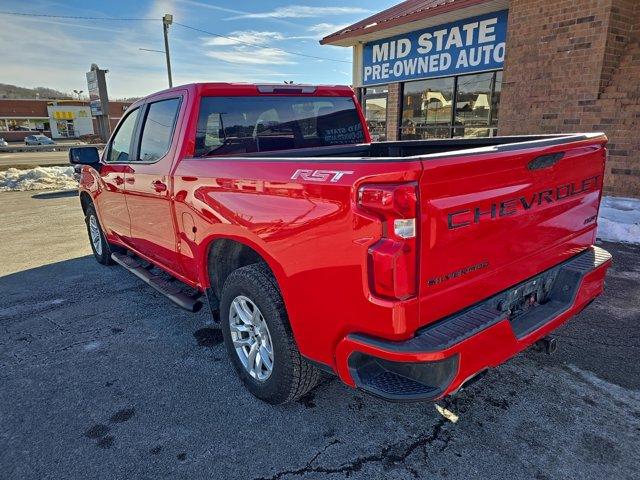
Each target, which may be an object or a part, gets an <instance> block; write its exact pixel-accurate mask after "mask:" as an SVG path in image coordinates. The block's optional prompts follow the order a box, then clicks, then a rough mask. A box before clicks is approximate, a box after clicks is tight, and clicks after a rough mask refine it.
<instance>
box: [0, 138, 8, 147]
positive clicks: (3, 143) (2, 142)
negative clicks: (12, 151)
mask: <svg viewBox="0 0 640 480" xmlns="http://www.w3.org/2000/svg"><path fill="white" fill-rule="evenodd" d="M8 146H9V144H8V143H7V141H6V140H5V139H4V138H0V147H8Z"/></svg>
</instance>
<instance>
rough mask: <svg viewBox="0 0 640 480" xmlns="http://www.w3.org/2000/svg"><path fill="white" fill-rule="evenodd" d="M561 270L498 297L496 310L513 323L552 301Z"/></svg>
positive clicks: (554, 270)
mask: <svg viewBox="0 0 640 480" xmlns="http://www.w3.org/2000/svg"><path fill="white" fill-rule="evenodd" d="M559 270H560V269H559V268H554V269H552V270H549V271H547V272H545V273H543V274H541V275H538V276H536V277H534V278H532V279H529V280H528V281H526V282H524V283H521V284H519V285H518V286H517V287H515V288H513V289H511V290H507V291H506V292H503V293H502V294H499V295H497V296H496V297H495V298H494V299H493V306H494V308H495V309H496V310H498V311H499V312H502V313H504V314H505V315H506V316H507V317H508V318H509V320H511V321H513V320H515V319H516V318H518V317H520V316H521V315H524V314H525V313H527V312H529V311H530V310H531V309H534V308H536V307H538V306H540V305H544V304H546V303H548V302H549V301H550V300H551V294H552V292H553V287H554V285H555V283H556V279H557V277H558V272H559Z"/></svg>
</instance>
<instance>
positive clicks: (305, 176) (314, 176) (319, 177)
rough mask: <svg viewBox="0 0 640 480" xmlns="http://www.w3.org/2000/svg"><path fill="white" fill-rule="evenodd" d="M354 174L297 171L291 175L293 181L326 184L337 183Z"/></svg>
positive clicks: (349, 172)
mask: <svg viewBox="0 0 640 480" xmlns="http://www.w3.org/2000/svg"><path fill="white" fill-rule="evenodd" d="M352 173H353V172H351V171H347V170H296V171H295V172H294V173H293V175H291V180H297V179H298V178H301V179H302V180H307V181H309V182H326V181H327V180H328V181H329V182H331V183H336V182H337V181H338V180H340V179H341V178H342V177H343V176H345V175H351V174H352Z"/></svg>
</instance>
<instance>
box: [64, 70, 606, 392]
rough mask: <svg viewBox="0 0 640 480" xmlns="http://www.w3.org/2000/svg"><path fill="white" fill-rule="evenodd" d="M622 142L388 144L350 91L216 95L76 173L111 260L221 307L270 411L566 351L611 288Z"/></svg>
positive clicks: (239, 359)
mask: <svg viewBox="0 0 640 480" xmlns="http://www.w3.org/2000/svg"><path fill="white" fill-rule="evenodd" d="M606 143H607V138H606V137H605V135H604V134H601V133H584V134H563V135H535V136H518V137H492V138H453V139H447V140H416V141H390V142H371V137H370V135H369V132H368V131H367V127H366V124H365V120H364V115H363V114H362V111H361V110H360V106H359V105H358V102H357V100H356V98H355V96H354V94H353V91H352V90H351V89H350V88H348V87H339V86H318V87H315V86H310V85H249V84H221V83H213V84H193V85H186V86H182V87H177V88H174V89H171V90H165V91H163V92H160V93H157V94H155V95H152V96H150V97H147V98H145V99H142V100H139V101H137V102H136V103H134V104H133V105H131V107H129V109H127V112H126V113H125V114H124V116H123V118H122V120H121V121H120V124H119V125H118V127H117V129H116V130H115V132H114V134H113V135H112V137H111V139H110V141H109V143H108V144H107V147H106V148H105V150H104V153H103V154H102V158H100V156H99V153H98V149H97V148H96V147H94V146H85V147H75V148H72V149H70V151H69V158H70V161H71V163H73V164H75V165H82V167H81V181H80V188H79V190H80V202H81V205H82V209H83V212H84V216H85V219H86V223H87V230H88V233H89V238H90V241H91V247H92V249H93V253H94V256H95V258H96V260H97V261H98V262H100V263H102V264H105V265H107V264H111V263H114V262H115V263H118V264H120V265H122V266H123V267H124V268H126V269H128V270H129V271H131V272H132V273H134V274H135V275H136V276H138V277H139V278H140V279H142V280H144V281H145V282H147V283H148V284H149V285H151V286H152V287H153V288H155V289H156V290H158V291H159V292H160V293H162V294H164V295H166V296H167V297H168V298H170V299H171V300H173V301H174V302H175V303H176V304H178V305H180V306H181V307H183V308H185V309H187V310H190V311H197V310H198V309H199V308H201V307H202V306H203V304H205V305H208V306H209V307H210V310H211V314H212V316H213V320H214V321H216V322H219V324H220V327H221V329H222V336H223V338H224V342H225V345H226V347H227V351H228V354H229V358H230V360H231V362H232V364H233V366H234V368H235V370H236V371H237V373H238V375H239V377H240V379H241V380H242V382H243V383H244V384H245V386H246V387H247V388H248V389H249V391H250V392H251V393H253V394H254V395H255V396H257V397H258V398H261V399H262V400H265V401H267V402H269V403H276V404H277V403H284V402H288V401H291V400H295V399H297V398H300V397H301V396H302V395H304V394H305V393H306V392H307V391H309V390H310V389H311V388H313V386H314V385H315V384H316V383H317V382H318V380H319V378H320V377H319V371H321V370H324V371H326V372H331V373H335V374H336V375H338V376H339V377H340V379H341V380H342V381H343V382H345V383H346V384H347V385H349V386H351V387H357V388H360V389H362V390H364V391H366V392H368V393H371V394H373V395H377V396H379V397H382V398H385V399H388V400H396V401H407V400H436V399H439V398H442V397H443V396H445V395H448V394H450V393H454V392H456V391H458V390H459V389H460V388H461V387H462V386H463V385H465V384H467V382H470V381H472V380H473V379H474V377H477V376H478V375H481V374H482V373H484V372H485V371H486V370H488V369H490V368H493V367H496V366H497V365H500V364H501V363H503V362H505V361H507V360H508V359H510V358H511V357H513V356H515V355H516V354H518V353H519V352H521V351H522V350H524V349H526V348H528V347H529V346H531V345H533V344H534V343H536V342H539V346H540V347H542V348H543V349H544V350H546V351H547V352H549V353H550V352H551V351H552V350H553V348H554V345H555V342H553V340H552V339H550V338H547V337H546V336H547V335H549V334H550V333H551V332H552V331H554V330H555V329H556V328H558V327H559V326H561V325H562V324H563V323H565V322H566V321H567V320H569V318H570V317H572V316H574V315H576V314H577V313H579V312H580V311H582V309H584V308H585V307H586V306H587V305H589V304H590V303H591V302H592V301H593V300H594V299H595V298H596V297H597V296H598V295H600V293H602V291H603V288H604V278H605V273H606V271H607V268H609V265H610V264H611V255H609V254H608V253H607V252H606V251H604V250H603V249H601V248H600V247H597V246H596V245H595V240H596V230H597V218H598V208H599V206H600V195H601V192H602V179H603V176H604V167H605V158H606ZM153 266H156V267H159V268H160V269H162V270H164V271H165V272H166V273H168V274H170V275H171V276H172V277H173V278H175V279H177V280H180V281H181V282H183V283H184V284H186V285H187V286H188V287H191V289H190V290H188V291H186V292H185V291H183V289H181V288H180V286H179V282H177V281H176V282H168V281H167V280H166V278H163V277H162V276H160V275H158V274H157V273H156V270H155V269H153V268H152V267H153ZM109 278H111V277H109ZM185 288H186V287H185ZM194 290H195V291H197V293H196V292H194ZM141 295H142V292H141ZM201 295H202V296H201ZM118 301H119V299H117V298H114V299H113V302H118ZM543 374H544V371H541V373H540V375H543ZM207 381H213V382H215V379H211V380H210V379H207ZM549 381H553V379H550V380H549Z"/></svg>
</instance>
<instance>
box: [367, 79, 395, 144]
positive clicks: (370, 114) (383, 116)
mask: <svg viewBox="0 0 640 480" xmlns="http://www.w3.org/2000/svg"><path fill="white" fill-rule="evenodd" d="M388 92H389V89H388V88H387V86H386V85H382V86H377V87H369V88H365V89H364V95H363V101H362V103H363V107H364V116H365V118H366V119H367V126H368V127H369V133H370V134H371V139H372V140H373V141H374V142H382V141H385V140H386V139H387V95H388Z"/></svg>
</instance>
